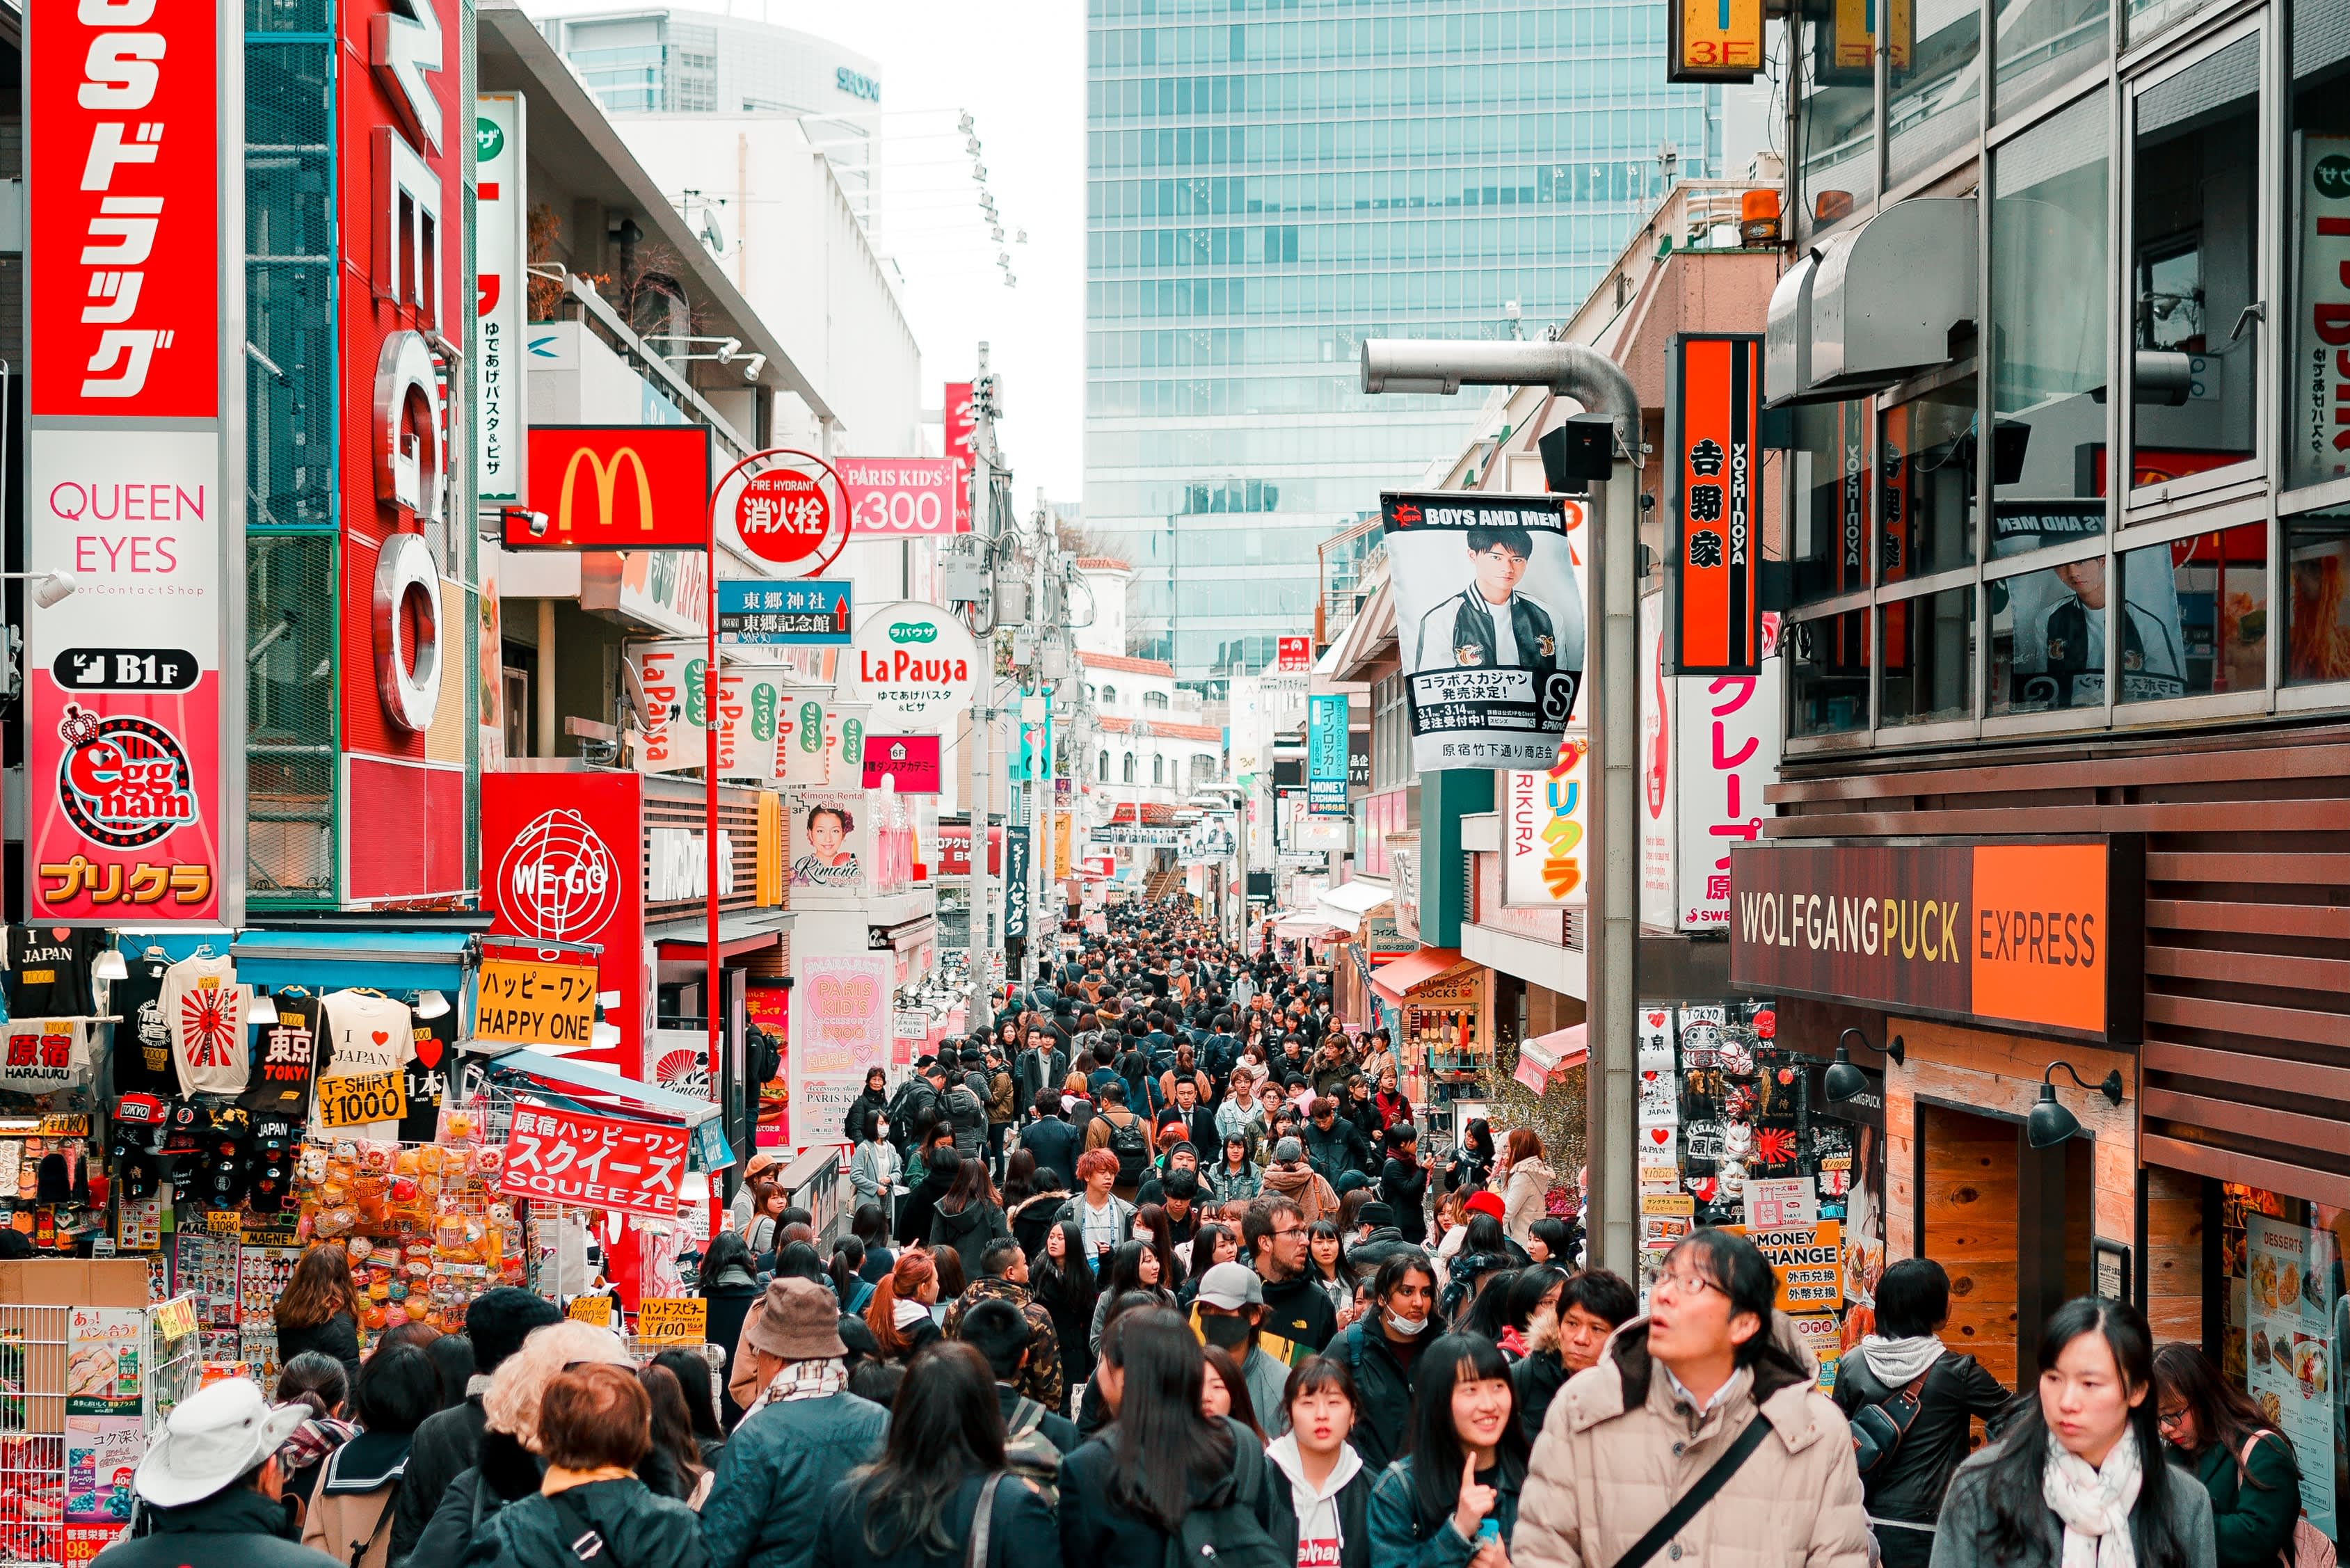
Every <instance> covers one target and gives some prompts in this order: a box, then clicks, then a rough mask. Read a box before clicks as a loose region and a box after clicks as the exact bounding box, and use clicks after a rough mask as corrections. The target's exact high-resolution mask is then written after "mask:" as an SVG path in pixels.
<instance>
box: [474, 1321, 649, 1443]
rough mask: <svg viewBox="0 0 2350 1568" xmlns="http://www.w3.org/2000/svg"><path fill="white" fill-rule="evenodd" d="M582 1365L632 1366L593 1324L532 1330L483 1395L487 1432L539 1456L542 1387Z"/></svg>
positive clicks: (615, 1340) (616, 1344) (566, 1323)
mask: <svg viewBox="0 0 2350 1568" xmlns="http://www.w3.org/2000/svg"><path fill="white" fill-rule="evenodd" d="M583 1361H586V1362H598V1363H602V1364H604V1365H607V1366H625V1367H629V1368H630V1369H631V1370H634V1368H635V1366H636V1363H635V1362H634V1361H633V1360H631V1359H630V1358H629V1352H628V1347H627V1346H625V1345H622V1344H621V1343H620V1342H619V1339H618V1338H616V1337H615V1336H614V1335H613V1334H612V1332H611V1330H609V1329H604V1328H598V1327H597V1326H596V1325H595V1324H592V1323H578V1322H575V1321H573V1320H571V1319H568V1318H567V1319H565V1320H564V1321H563V1322H561V1323H550V1324H545V1325H544V1326H542V1327H539V1328H536V1329H533V1330H532V1331H531V1334H530V1337H529V1338H528V1339H525V1340H524V1341H523V1342H522V1348H521V1349H520V1350H517V1351H515V1353H514V1354H513V1355H509V1356H507V1357H506V1358H505V1360H504V1362H502V1363H500V1364H499V1366H498V1369H497V1371H496V1372H494V1373H493V1374H492V1375H491V1376H490V1388H489V1392H488V1393H486V1394H484V1395H483V1396H482V1414H483V1415H484V1417H487V1419H488V1423H489V1428H490V1430H492V1431H494V1432H504V1433H505V1434H506V1435H507V1436H508V1437H510V1438H514V1439H515V1441H517V1442H519V1443H521V1444H522V1446H523V1447H524V1448H525V1449H529V1450H530V1451H531V1452H532V1453H534V1454H536V1453H538V1452H540V1451H541V1450H540V1449H539V1436H538V1408H539V1405H540V1403H541V1401H543V1400H544V1399H545V1398H546V1389H547V1386H548V1385H549V1384H551V1383H553V1382H554V1381H555V1380H556V1378H558V1377H560V1376H563V1373H564V1370H565V1368H567V1367H569V1366H576V1365H577V1364H578V1363H580V1362H583Z"/></svg>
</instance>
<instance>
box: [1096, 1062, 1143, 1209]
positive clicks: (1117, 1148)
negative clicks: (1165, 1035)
mask: <svg viewBox="0 0 2350 1568" xmlns="http://www.w3.org/2000/svg"><path fill="white" fill-rule="evenodd" d="M1086 1147H1087V1150H1088V1151H1091V1150H1093V1149H1097V1148H1098V1149H1107V1150H1108V1151H1109V1152H1110V1153H1111V1154H1112V1155H1113V1156H1115V1157H1116V1158H1117V1160H1118V1181H1117V1184H1116V1190H1117V1192H1118V1196H1119V1197H1120V1198H1123V1199H1126V1200H1127V1201H1128V1202H1129V1203H1130V1202H1132V1201H1133V1200H1134V1192H1135V1189H1136V1188H1138V1187H1139V1186H1140V1185H1141V1184H1142V1179H1143V1177H1144V1175H1146V1174H1147V1173H1148V1172H1149V1168H1150V1161H1151V1158H1152V1157H1153V1156H1154V1155H1156V1154H1157V1153H1158V1146H1157V1144H1156V1143H1155V1142H1154V1141H1153V1139H1152V1137H1151V1136H1150V1123H1149V1121H1148V1120H1147V1119H1145V1118H1144V1117H1142V1116H1138V1115H1136V1114H1135V1113H1134V1112H1133V1111H1131V1110H1129V1109H1128V1108H1127V1103H1126V1085H1125V1083H1124V1082H1123V1081H1121V1080H1120V1079H1118V1078H1117V1077H1115V1076H1113V1077H1112V1078H1111V1079H1110V1081H1109V1082H1108V1083H1107V1084H1105V1085H1102V1088H1101V1115H1099V1116H1096V1117H1095V1118H1094V1124H1093V1126H1091V1127H1087V1129H1086Z"/></svg>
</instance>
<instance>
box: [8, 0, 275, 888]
mask: <svg viewBox="0 0 2350 1568" xmlns="http://www.w3.org/2000/svg"><path fill="white" fill-rule="evenodd" d="M25 26H26V33H25V51H24V52H25V62H24V63H25V83H26V88H25V90H26V99H27V102H26V114H25V141H26V147H25V173H26V184H27V186H28V190H27V192H26V216H27V223H26V244H25V265H26V298H25V314H26V327H25V336H26V347H27V350H28V353H27V357H28V358H29V359H30V361H31V369H32V374H31V376H30V378H29V385H30V388H31V400H32V401H31V408H30V415H31V426H32V441H31V450H30V452H29V453H28V454H27V462H26V468H27V486H26V490H27V493H26V507H25V511H26V566H27V567H29V568H30V569H31V570H32V571H33V572H35V573H36V574H37V573H45V572H50V571H56V570H60V569H63V570H70V571H71V572H73V574H74V575H75V576H76V578H77V579H78V582H77V586H76V587H75V590H74V592H73V593H72V595H71V597H68V598H65V599H63V600H62V601H60V602H58V603H57V604H54V605H50V606H47V607H42V606H40V605H38V604H32V605H29V606H28V607H27V610H28V615H27V624H26V670H25V687H26V731H27V734H26V741H27V764H28V766H27V773H28V775H29V776H28V779H27V784H28V791H29V799H28V803H27V805H28V815H27V844H26V870H27V872H28V873H29V876H28V881H29V882H30V884H31V885H30V888H29V892H28V902H29V904H30V911H31V912H30V918H31V919H36V920H39V921H41V922H42V923H44V924H48V923H61V924H74V923H78V924H91V925H99V924H102V925H124V924H138V923H141V922H171V921H182V920H203V921H207V922H225V923H228V924H231V925H234V924H237V923H238V922H239V921H240V920H241V919H242V918H243V900H242V880H241V878H242V870H241V867H242V863H243V861H244V805H243V801H242V799H241V795H242V790H243V780H244V771H243V763H244V756H243V748H242V747H223V746H222V745H221V743H220V739H221V736H222V735H223V734H224V733H234V732H238V731H240V730H241V729H242V728H243V724H244V719H243V712H242V703H241V701H239V700H238V697H237V693H238V692H241V690H242V682H241V681H239V682H237V683H236V686H235V689H234V691H232V688H231V686H230V685H229V684H227V683H224V681H223V680H222V672H221V667H222V664H223V657H222V650H223V647H224V641H225V639H224V629H223V628H224V627H225V625H226V624H227V616H228V612H229V606H230V599H231V596H233V595H234V594H236V593H238V592H241V591H242V587H243V584H244V553H243V545H242V538H243V531H242V528H241V526H240V525H239V524H238V522H237V513H238V511H241V504H236V503H232V502H231V501H230V500H229V498H230V497H231V496H238V497H241V496H242V494H243V492H244V432H243V429H242V423H241V421H242V418H243V414H242V410H243V409H244V337H245V327H244V273H243V268H242V265H241V263H242V257H243V254H244V221H243V214H244V160H243V152H242V148H243V142H244V125H243V119H242V115H241V112H240V106H241V105H242V104H243V102H244V70H243V64H244V47H243V36H242V35H243V28H244V16H243V11H242V7H239V6H234V5H224V4H213V5H205V4H203V3H202V0H195V3H193V4H188V5H173V6H166V5H159V4H158V3H157V0H78V5H65V4H62V3H61V4H57V5H43V6H41V7H39V8H38V10H37V13H36V12H33V11H31V10H28V11H27V13H26V21H25ZM224 192H229V193H231V198H232V199H229V200H225V201H224ZM224 343H233V344H234V345H236V348H235V351H234V352H233V353H228V354H224V353H223V352H222V345H223V344H224ZM233 507H235V510H233V509H232V508H233ZM28 597H29V596H28Z"/></svg>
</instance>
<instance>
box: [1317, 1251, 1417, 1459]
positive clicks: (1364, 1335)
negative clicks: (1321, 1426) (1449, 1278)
mask: <svg viewBox="0 0 2350 1568" xmlns="http://www.w3.org/2000/svg"><path fill="white" fill-rule="evenodd" d="M1371 1293H1372V1294H1373V1295H1375V1296H1376V1297H1378V1314H1377V1315H1376V1316H1367V1317H1362V1318H1358V1319H1357V1320H1356V1321H1355V1322H1354V1323H1353V1324H1349V1325H1348V1326H1347V1332H1346V1333H1345V1334H1342V1335H1340V1336H1339V1340H1338V1343H1337V1344H1336V1345H1334V1346H1332V1348H1331V1354H1332V1355H1336V1356H1337V1357H1338V1358H1339V1359H1340V1360H1342V1361H1344V1362H1345V1363H1346V1364H1347V1372H1348V1373H1349V1374H1351V1375H1352V1376H1353V1377H1354V1379H1355V1428H1354V1430H1353V1432H1352V1433H1350V1434H1349V1435H1348V1437H1347V1441H1348V1442H1350V1443H1352V1444H1354V1445H1355V1451H1356V1452H1357V1453H1358V1454H1360V1455H1362V1456H1363V1463H1365V1464H1366V1465H1368V1466H1369V1467H1370V1468H1371V1469H1373V1470H1380V1469H1386V1468H1387V1466H1388V1461H1390V1460H1392V1459H1396V1458H1397V1457H1398V1456H1399V1455H1400V1454H1401V1453H1402V1452H1403V1446H1404V1439H1405V1438H1406V1437H1407V1436H1408V1435H1409V1433H1410V1431H1411V1391H1412V1386H1413V1381H1414V1379H1415V1378H1416V1377H1417V1376H1419V1357H1420V1352H1422V1351H1423V1350H1425V1349H1427V1348H1428V1346H1429V1345H1430V1343H1431V1342H1433V1341H1434V1340H1435V1338H1436V1336H1437V1332H1438V1330H1437V1325H1436V1323H1435V1314H1436V1265H1434V1264H1433V1263H1431V1262H1429V1261H1428V1254H1427V1253H1425V1252H1423V1251H1420V1250H1419V1248H1417V1247H1414V1248H1410V1249H1408V1250H1406V1251H1400V1252H1396V1253H1392V1254H1390V1255H1389V1256H1388V1260H1387V1261H1386V1262H1383V1263H1381V1264H1380V1265H1379V1272H1378V1278H1377V1279H1376V1280H1375V1281H1374V1282H1373V1283H1372V1285H1371Z"/></svg>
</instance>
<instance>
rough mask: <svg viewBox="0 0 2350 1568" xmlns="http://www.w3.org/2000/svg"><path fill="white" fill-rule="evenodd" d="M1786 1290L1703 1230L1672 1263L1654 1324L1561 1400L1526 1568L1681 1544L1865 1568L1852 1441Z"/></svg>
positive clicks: (1535, 1466)
mask: <svg viewBox="0 0 2350 1568" xmlns="http://www.w3.org/2000/svg"><path fill="white" fill-rule="evenodd" d="M1777 1293H1778V1281H1777V1279H1776V1278H1775V1276H1773V1273H1772V1272H1771V1266H1770V1264H1769V1263H1767V1262H1764V1261H1763V1254H1762V1253H1761V1252H1760V1251H1757V1250H1756V1249H1755V1246H1754V1244H1753V1243H1752V1241H1747V1240H1746V1239H1745V1238H1744V1237H1743V1236H1738V1235H1733V1234H1731V1232H1729V1231H1714V1230H1708V1231H1698V1232H1696V1233H1695V1234H1693V1235H1692V1236H1690V1238H1689V1239H1688V1240H1687V1241H1683V1242H1682V1243H1681V1244H1680V1245H1679V1246H1678V1247H1676V1248H1674V1249H1673V1251H1671V1252H1669V1254H1667V1255H1666V1258H1665V1261H1664V1265H1663V1267H1662V1268H1661V1269H1659V1272H1658V1273H1657V1276H1656V1280H1655V1282H1654V1284H1653V1285H1652V1286H1651V1287H1650V1293H1649V1303H1650V1304H1649V1313H1648V1317H1646V1318H1643V1319H1635V1320H1633V1321H1632V1322H1631V1323H1629V1324H1626V1325H1625V1326H1624V1327H1623V1328H1621V1329H1618V1330H1617V1333H1616V1334H1615V1336H1614V1337H1613V1338H1612V1339H1611V1340H1610V1341H1609V1342H1608V1346H1607V1350H1606V1352H1604V1353H1603V1354H1602V1355H1601V1357H1600V1360H1599V1363H1598V1365H1597V1366H1595V1367H1593V1368H1592V1369H1591V1370H1589V1371H1587V1372H1585V1373H1583V1374H1580V1375H1579V1376H1576V1377H1575V1379H1574V1380H1573V1381H1572V1382H1570V1383H1569V1384H1568V1385H1567V1386H1566V1391H1565V1393H1564V1394H1562V1395H1560V1396H1559V1397H1558V1398H1557V1399H1555V1401H1554V1402H1553V1403H1552V1405H1551V1407H1550V1414H1549V1416H1548V1417H1546V1418H1545V1419H1544V1422H1543V1429H1542V1436H1541V1438H1539V1439H1538V1440H1537V1441H1536V1442H1535V1444H1534V1458H1533V1463H1532V1468H1531V1469H1530V1471H1529V1473H1528V1476H1527V1480H1526V1485H1525V1495H1524V1498H1523V1501H1522V1502H1521V1504H1520V1506H1519V1510H1518V1524H1517V1533H1516V1535H1515V1537H1514V1540H1513V1543H1512V1545H1511V1548H1510V1554H1511V1559H1512V1562H1513V1563H1514V1564H1515V1565H1516V1568H1570V1565H1572V1568H1582V1565H1584V1564H1588V1563H1616V1562H1617V1560H1618V1559H1621V1558H1625V1557H1627V1556H1629V1557H1633V1558H1636V1559H1637V1560H1638V1562H1640V1563H1647V1562H1648V1559H1649V1558H1650V1557H1652V1556H1654V1555H1655V1554H1656V1553H1657V1552H1659V1550H1661V1549H1663V1548H1664V1546H1665V1543H1666V1540H1667V1538H1668V1537H1669V1538H1670V1540H1671V1542H1672V1544H1673V1545H1675V1546H1677V1547H1679V1549H1680V1550H1681V1552H1682V1553H1683V1555H1684V1557H1686V1556H1687V1555H1689V1554H1690V1553H1692V1552H1694V1553H1696V1554H1697V1560H1698V1561H1699V1562H1700V1563H1714V1562H1726V1563H1733V1564H1746V1563H1758V1564H1759V1563H1791V1562H1800V1563H1804V1564H1806V1565H1807V1568H1865V1564H1866V1563H1867V1560H1868V1526H1867V1523H1866V1521H1865V1520H1864V1519H1863V1518H1862V1516H1861V1505H1860V1475H1859V1472H1858V1470H1856V1469H1855V1468H1854V1464H1853V1457H1852V1437H1851V1433H1850V1431H1849V1430H1848V1429H1847V1428H1846V1425H1845V1420H1844V1417H1843V1416H1842V1415H1841V1414H1839V1413H1838V1412H1837V1410H1836V1407H1835V1404H1834V1403H1833V1402H1832V1401H1831V1400H1830V1399H1829V1398H1828V1397H1827V1396H1826V1395H1825V1394H1820V1393H1817V1392H1815V1391H1814V1386H1813V1385H1814V1378H1815V1376H1816V1369H1815V1368H1814V1366H1813V1364H1812V1360H1811V1357H1810V1355H1808V1354H1807V1353H1805V1352H1804V1349H1803V1347H1802V1345H1800V1344H1799V1343H1798V1342H1797V1341H1796V1340H1795V1338H1794V1331H1793V1329H1792V1328H1791V1327H1789V1326H1788V1325H1787V1324H1785V1321H1784V1320H1783V1318H1782V1317H1781V1316H1780V1314H1778V1313H1777V1312H1775V1311H1774V1310H1773V1306H1772V1302H1773V1297H1775V1296H1776V1294H1777ZM1717 1465H1720V1466H1721V1468H1720V1469H1715V1467H1716V1466H1717Z"/></svg>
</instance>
